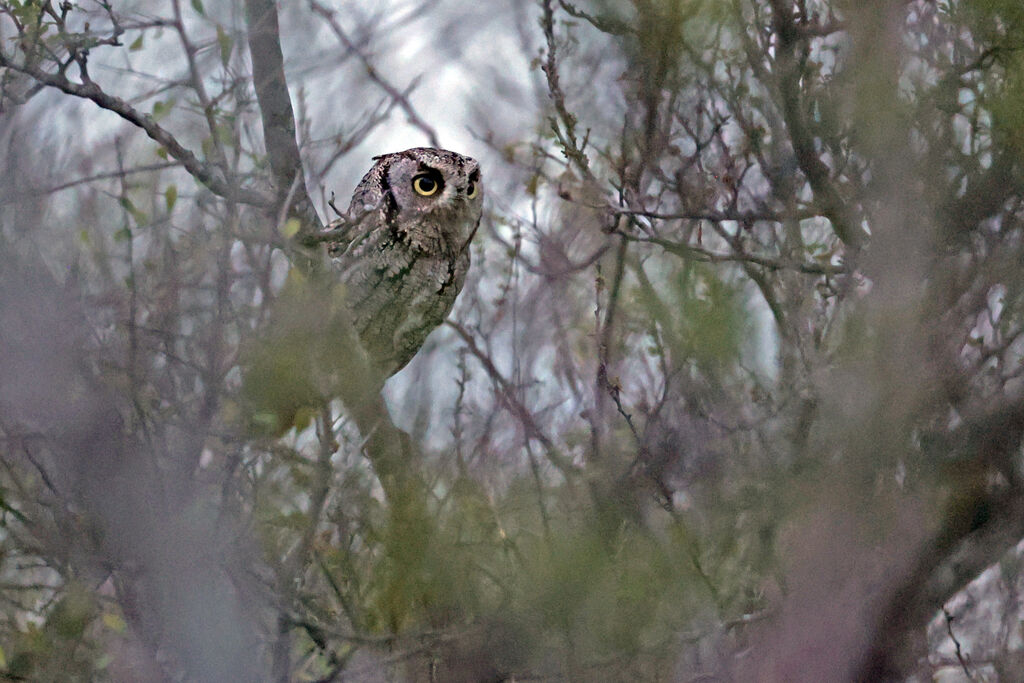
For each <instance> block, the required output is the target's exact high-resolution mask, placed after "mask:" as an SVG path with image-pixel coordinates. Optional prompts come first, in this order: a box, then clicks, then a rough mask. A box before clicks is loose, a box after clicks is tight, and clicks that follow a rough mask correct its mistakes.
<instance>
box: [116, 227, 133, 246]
mask: <svg viewBox="0 0 1024 683" xmlns="http://www.w3.org/2000/svg"><path fill="white" fill-rule="evenodd" d="M131 238H132V229H131V228H129V227H128V226H127V225H126V226H124V227H123V228H121V229H120V230H118V231H117V232H115V233H114V241H115V242H127V241H128V240H130V239H131Z"/></svg>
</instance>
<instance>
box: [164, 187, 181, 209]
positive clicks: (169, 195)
mask: <svg viewBox="0 0 1024 683" xmlns="http://www.w3.org/2000/svg"><path fill="white" fill-rule="evenodd" d="M177 201H178V186H177V185H168V186H167V189H166V190H164V203H165V204H166V205H167V210H168V211H170V210H171V209H173V208H174V205H175V203H177Z"/></svg>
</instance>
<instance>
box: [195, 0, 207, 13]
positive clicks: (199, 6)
mask: <svg viewBox="0 0 1024 683" xmlns="http://www.w3.org/2000/svg"><path fill="white" fill-rule="evenodd" d="M192 9H194V10H195V11H196V12H199V13H200V14H202V15H204V16H205V15H206V10H204V9H203V0H192Z"/></svg>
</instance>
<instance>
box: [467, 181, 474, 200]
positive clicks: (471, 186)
mask: <svg viewBox="0 0 1024 683" xmlns="http://www.w3.org/2000/svg"><path fill="white" fill-rule="evenodd" d="M466 196H467V197H469V198H470V199H472V198H473V197H475V196H476V183H474V182H473V181H472V180H470V181H469V185H466Z"/></svg>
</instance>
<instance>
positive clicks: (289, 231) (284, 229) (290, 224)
mask: <svg viewBox="0 0 1024 683" xmlns="http://www.w3.org/2000/svg"><path fill="white" fill-rule="evenodd" d="M301 227H302V223H300V222H299V219H298V218H289V219H288V220H287V221H285V222H284V225H282V226H281V234H282V235H284V236H285V237H288V238H292V237H295V236H296V235H297V234H299V228H301Z"/></svg>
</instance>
